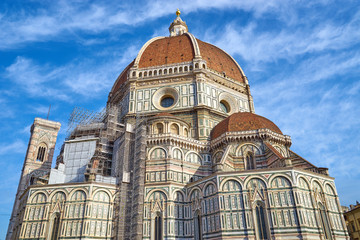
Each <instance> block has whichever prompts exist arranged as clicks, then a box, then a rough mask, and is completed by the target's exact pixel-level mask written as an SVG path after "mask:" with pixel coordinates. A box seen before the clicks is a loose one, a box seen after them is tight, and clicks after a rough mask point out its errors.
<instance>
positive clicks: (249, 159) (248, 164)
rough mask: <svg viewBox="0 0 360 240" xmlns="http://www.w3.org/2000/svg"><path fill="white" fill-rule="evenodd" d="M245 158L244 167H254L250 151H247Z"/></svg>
mask: <svg viewBox="0 0 360 240" xmlns="http://www.w3.org/2000/svg"><path fill="white" fill-rule="evenodd" d="M245 158H246V169H247V170H251V169H255V162H254V156H253V155H252V154H251V153H248V154H247V155H246V157H245Z"/></svg>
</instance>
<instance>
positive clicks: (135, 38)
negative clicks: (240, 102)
mask: <svg viewBox="0 0 360 240" xmlns="http://www.w3.org/2000/svg"><path fill="white" fill-rule="evenodd" d="M176 8H180V10H181V11H182V15H181V17H182V19H183V20H184V21H186V22H187V24H188V27H189V31H190V32H191V33H193V34H194V35H195V36H196V37H197V38H199V39H201V40H203V41H207V42H209V43H212V44H214V45H217V46H219V47H221V48H222V49H224V50H225V51H227V52H228V53H230V54H231V55H232V56H233V57H234V58H235V59H236V60H237V61H238V63H239V64H240V66H241V67H242V68H243V70H244V72H245V74H246V75H247V77H248V79H249V82H250V86H251V91H252V95H253V97H254V103H255V110H256V113H257V114H260V115H263V116H265V117H267V118H269V119H270V120H272V121H273V122H275V123H276V124H277V125H278V126H279V127H280V129H281V130H282V131H283V132H284V133H285V134H287V135H290V136H291V137H292V142H293V146H292V149H293V150H294V151H295V152H297V153H298V154H300V155H301V156H303V157H304V158H306V159H307V160H309V161H311V162H312V163H314V164H315V165H317V166H320V167H328V168H329V169H330V174H331V176H333V177H335V178H336V185H337V190H338V194H339V196H340V201H341V204H342V205H349V204H351V203H354V202H355V201H356V200H359V199H360V198H359V185H360V168H359V167H358V163H359V162H360V157H359V155H360V145H359V142H360V137H359V136H360V131H359V129H360V108H359V105H360V81H359V75H360V74H359V73H360V41H359V39H360V31H359V29H360V4H359V2H358V1H327V0H322V1H321V0H320V1H315V0H313V1H307V0H306V1H300V0H299V1H282V0H274V1H271V0H264V1H262V0H249V1H238V0H224V1H208V0H191V1H188V0H183V1H168V0H152V1H144V2H142V1H128V2H126V1H85V0H84V1H67V0H60V1H46V0H45V1H36V0H33V1H16V0H11V1H10V0H8V1H7V0H5V1H4V0H3V1H1V3H0V29H1V31H0V109H1V113H0V133H1V134H0V169H2V181H1V182H0V192H1V196H2V197H1V198H0V239H4V238H5V234H6V230H7V226H8V220H9V217H10V213H11V209H12V204H13V201H14V197H15V193H16V189H17V185H18V181H19V176H20V171H21V167H22V163H23V160H24V156H25V152H26V148H27V143H28V140H29V136H30V134H29V128H30V126H31V124H32V122H33V119H34V118H35V117H43V118H46V115H47V111H48V107H49V104H51V106H52V107H51V113H50V119H51V120H56V121H59V122H61V124H62V129H61V130H60V133H59V137H58V144H57V147H56V154H57V153H58V150H59V148H60V146H61V142H62V141H63V140H64V137H65V136H66V129H67V120H68V118H69V114H70V113H71V111H72V109H73V108H74V107H75V106H79V107H82V108H86V109H90V110H94V111H99V110H100V109H102V108H103V107H104V106H105V104H106V100H107V94H108V92H109V91H110V89H111V86H112V84H113V83H114V81H115V79H116V77H117V76H118V74H120V72H121V71H122V69H123V68H124V67H126V66H127V64H128V63H130V62H131V61H132V60H133V59H134V58H135V57H136V55H137V52H138V51H139V50H140V48H141V46H142V45H143V44H144V43H145V42H146V41H147V40H149V39H150V38H152V37H155V36H168V27H169V25H170V23H171V21H173V19H174V18H175V11H176Z"/></svg>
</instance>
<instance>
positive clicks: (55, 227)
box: [50, 212, 60, 240]
mask: <svg viewBox="0 0 360 240" xmlns="http://www.w3.org/2000/svg"><path fill="white" fill-rule="evenodd" d="M50 227H51V231H50V232H51V240H56V239H58V237H59V228H60V213H58V212H57V213H55V214H54V215H53V217H52V220H51V224H50Z"/></svg>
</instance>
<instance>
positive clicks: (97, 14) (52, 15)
mask: <svg viewBox="0 0 360 240" xmlns="http://www.w3.org/2000/svg"><path fill="white" fill-rule="evenodd" d="M301 4H303V5H305V4H304V3H301ZM295 6H296V4H294V3H292V4H290V2H287V1H275V0H274V1H269V0H268V1H265V0H251V1H250V0H249V1H238V0H223V1H207V0H195V1H193V0H186V1H181V2H180V1H166V0H161V1H155V0H154V1H150V2H149V1H135V2H132V3H131V4H129V3H126V2H116V3H114V2H111V1H103V2H96V3H89V2H87V1H83V2H79V1H78V2H76V3H74V2H71V1H51V2H45V3H44V2H43V3H42V5H41V7H39V8H38V9H35V10H32V11H28V10H22V11H19V12H11V11H6V12H5V11H4V12H3V13H0V28H1V29H2V31H1V32H0V41H1V44H0V49H9V48H16V47H19V46H22V45H23V44H25V43H28V42H44V41H48V40H56V41H66V40H67V38H69V36H71V37H70V38H72V39H73V40H74V39H76V38H77V34H76V33H78V32H87V33H90V34H96V33H99V32H103V31H108V32H109V31H111V32H119V31H121V30H122V28H123V27H125V28H126V27H129V26H134V25H137V24H143V23H148V21H151V20H154V19H157V18H160V17H163V16H165V15H168V14H174V12H175V10H176V8H177V7H180V8H181V10H182V11H183V12H185V13H187V14H188V13H191V12H198V11H200V10H211V9H237V10H244V11H248V12H252V13H253V14H254V15H255V16H257V17H260V16H262V15H263V14H265V13H272V14H274V16H276V17H278V18H283V19H286V20H287V21H289V18H290V17H292V16H294V15H295V14H291V12H292V11H293V9H295ZM78 40H79V39H78ZM79 41H80V42H82V43H85V44H90V42H91V43H96V42H97V41H98V40H97V39H92V40H91V41H90V42H89V41H85V42H83V41H81V39H80V40H79Z"/></svg>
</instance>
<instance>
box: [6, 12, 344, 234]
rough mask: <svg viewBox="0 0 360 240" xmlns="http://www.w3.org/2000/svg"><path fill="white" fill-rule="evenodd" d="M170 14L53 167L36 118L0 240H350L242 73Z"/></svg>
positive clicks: (312, 173)
mask: <svg viewBox="0 0 360 240" xmlns="http://www.w3.org/2000/svg"><path fill="white" fill-rule="evenodd" d="M176 15H177V17H176V19H175V20H174V21H173V22H172V23H171V25H170V27H169V31H170V36H168V37H155V38H152V39H150V40H149V41H148V42H146V43H145V44H144V45H143V47H142V48H141V49H140V50H139V53H138V55H137V57H136V58H135V59H134V61H133V62H131V63H130V64H129V65H128V66H127V67H126V68H125V69H124V70H123V71H122V73H121V74H120V75H119V77H118V78H117V79H116V81H115V82H114V85H113V87H112V89H111V91H110V93H109V95H108V101H107V103H106V114H105V115H104V116H103V118H101V119H100V120H98V121H89V122H87V123H83V124H79V125H77V126H76V128H75V129H74V130H73V131H72V132H71V134H70V135H69V136H68V137H67V138H66V140H65V141H64V143H63V144H62V147H61V151H60V154H59V155H58V156H57V157H56V164H55V168H51V165H52V159H53V154H54V146H55V143H56V138H57V133H58V131H59V129H60V123H58V122H54V121H50V120H45V119H40V118H36V119H35V121H34V123H33V125H32V127H31V137H30V141H29V145H28V150H27V153H26V157H25V161H24V166H23V169H22V173H21V178H20V183H19V187H18V191H17V195H16V200H15V203H14V208H13V212H12V216H11V219H10V224H9V229H8V233H7V237H6V239H8V240H10V239H149V240H150V239H151V240H160V239H197V240H198V239H348V234H347V232H346V227H345V222H344V219H343V217H342V213H341V208H340V203H339V198H338V195H337V192H336V188H335V184H334V178H332V177H330V176H329V174H328V171H327V169H326V168H320V167H316V166H314V165H313V164H311V163H310V162H308V161H307V160H305V159H303V158H302V157H301V156H299V155H298V154H296V153H295V152H293V151H292V150H291V149H290V146H291V138H290V136H288V135H285V134H284V133H283V132H282V131H281V130H280V129H279V128H278V127H277V126H276V125H275V124H274V123H273V122H272V121H270V120H269V119H267V118H265V117H262V116H259V115H257V114H255V109H254V104H253V98H252V96H251V92H250V85H249V81H248V79H247V77H246V76H245V74H244V72H243V70H242V69H241V67H240V66H239V64H238V63H237V62H236V61H235V60H234V59H233V58H232V57H231V56H230V55H229V54H227V53H226V52H225V51H223V50H222V49H220V48H218V47H216V46H214V45H211V44H209V43H206V42H203V41H201V40H199V39H197V38H196V37H195V36H194V35H192V34H191V33H190V32H189V31H188V26H187V25H186V23H185V22H184V21H183V20H182V19H181V18H180V11H177V12H176Z"/></svg>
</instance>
